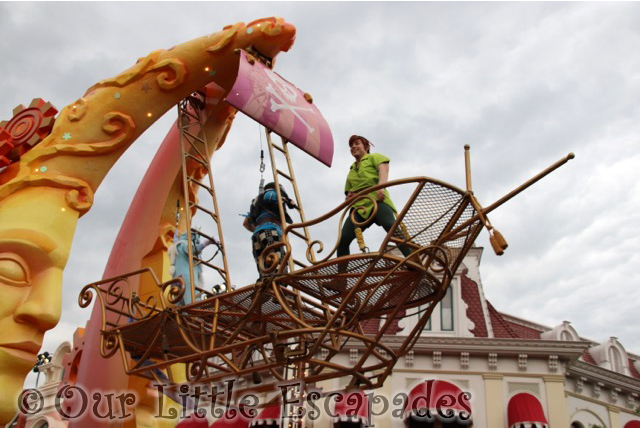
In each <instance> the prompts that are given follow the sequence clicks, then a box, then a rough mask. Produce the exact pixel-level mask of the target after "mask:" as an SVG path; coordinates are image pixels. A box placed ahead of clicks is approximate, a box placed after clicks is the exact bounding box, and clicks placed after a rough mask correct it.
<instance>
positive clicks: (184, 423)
mask: <svg viewBox="0 0 640 428" xmlns="http://www.w3.org/2000/svg"><path fill="white" fill-rule="evenodd" d="M176 428H209V422H208V421H207V418H199V417H197V416H195V415H189V416H187V417H186V418H184V419H183V420H181V421H180V423H178V425H176Z"/></svg>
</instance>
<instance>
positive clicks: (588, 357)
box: [582, 349, 598, 366]
mask: <svg viewBox="0 0 640 428" xmlns="http://www.w3.org/2000/svg"><path fill="white" fill-rule="evenodd" d="M582 360H583V361H584V362H585V363H589V364H593V365H594V366H597V365H598V364H597V363H596V360H594V359H593V357H592V356H591V353H590V352H589V350H588V349H585V350H584V352H583V353H582Z"/></svg>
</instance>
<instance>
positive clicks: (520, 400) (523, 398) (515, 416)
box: [507, 392, 549, 428]
mask: <svg viewBox="0 0 640 428" xmlns="http://www.w3.org/2000/svg"><path fill="white" fill-rule="evenodd" d="M507 415H508V416H507V420H508V423H507V426H508V427H509V428H513V427H514V426H518V425H519V424H523V425H525V426H529V425H528V424H534V423H535V424H536V425H538V426H539V425H542V428H549V422H548V421H547V418H546V417H545V416H544V410H542V404H540V401H539V400H538V399H537V398H536V396H535V395H533V394H529V393H528V392H521V393H519V394H516V395H514V396H513V397H511V399H510V400H509V404H508V406H507Z"/></svg>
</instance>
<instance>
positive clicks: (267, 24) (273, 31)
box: [247, 17, 284, 36]
mask: <svg viewBox="0 0 640 428" xmlns="http://www.w3.org/2000/svg"><path fill="white" fill-rule="evenodd" d="M283 25H284V19H282V18H275V17H271V18H262V19H257V20H255V21H252V22H250V23H249V24H247V28H249V27H261V31H262V33H263V34H266V35H267V36H276V35H278V34H280V33H282V27H283Z"/></svg>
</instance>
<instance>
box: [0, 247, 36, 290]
mask: <svg viewBox="0 0 640 428" xmlns="http://www.w3.org/2000/svg"><path fill="white" fill-rule="evenodd" d="M26 266H27V265H26V263H25V262H24V261H22V260H21V259H20V258H18V257H16V256H15V255H13V254H0V283H5V284H8V285H17V286H21V285H28V284H29V273H28V270H27V268H26Z"/></svg>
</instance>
